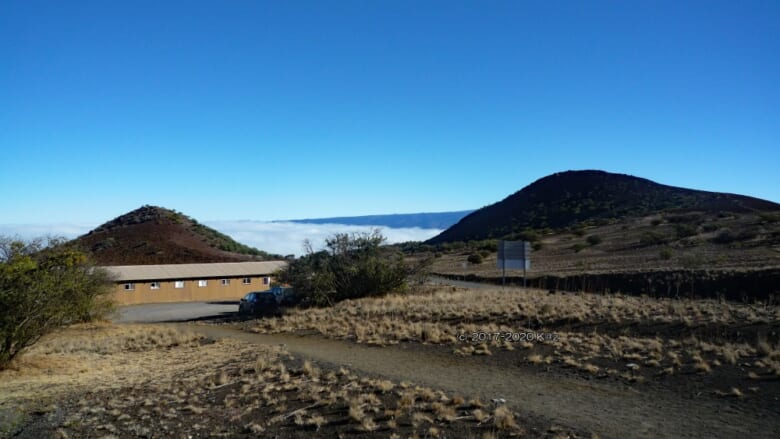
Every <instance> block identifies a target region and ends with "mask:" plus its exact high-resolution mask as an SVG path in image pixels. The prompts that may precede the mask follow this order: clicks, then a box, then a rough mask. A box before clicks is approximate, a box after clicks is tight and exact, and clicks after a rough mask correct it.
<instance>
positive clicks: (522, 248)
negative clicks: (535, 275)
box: [497, 240, 531, 288]
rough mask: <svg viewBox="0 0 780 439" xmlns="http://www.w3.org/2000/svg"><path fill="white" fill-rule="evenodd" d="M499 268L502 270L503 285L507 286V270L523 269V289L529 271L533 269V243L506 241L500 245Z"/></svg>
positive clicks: (502, 241) (500, 242)
mask: <svg viewBox="0 0 780 439" xmlns="http://www.w3.org/2000/svg"><path fill="white" fill-rule="evenodd" d="M497 262H498V268H500V269H501V285H506V269H507V268H509V269H513V268H514V269H516V270H519V269H521V268H522V269H523V287H524V288H525V286H526V275H527V270H530V269H531V243H530V242H528V241H504V240H501V241H499V243H498V261H497Z"/></svg>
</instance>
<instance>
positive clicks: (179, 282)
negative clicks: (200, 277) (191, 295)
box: [173, 280, 184, 288]
mask: <svg viewBox="0 0 780 439" xmlns="http://www.w3.org/2000/svg"><path fill="white" fill-rule="evenodd" d="M173 287H174V288H184V281H183V280H177V281H176V282H174V283H173Z"/></svg>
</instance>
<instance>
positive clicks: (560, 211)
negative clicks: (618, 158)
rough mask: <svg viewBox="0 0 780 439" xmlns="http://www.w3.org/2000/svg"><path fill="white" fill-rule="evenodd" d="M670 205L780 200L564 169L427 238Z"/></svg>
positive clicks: (714, 209) (556, 224) (507, 232)
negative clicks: (564, 170)
mask: <svg viewBox="0 0 780 439" xmlns="http://www.w3.org/2000/svg"><path fill="white" fill-rule="evenodd" d="M670 210H671V211H704V212H710V213H718V212H734V213H739V212H751V211H771V210H780V204H777V203H773V202H771V201H767V200H761V199H758V198H753V197H748V196H744V195H735V194H726V193H719V192H705V191H700V190H694V189H685V188H679V187H674V186H666V185H662V184H659V183H655V182H653V181H650V180H647V179H644V178H639V177H634V176H631V175H625V174H613V173H609V172H605V171H598V170H585V171H566V172H559V173H556V174H552V175H548V176H546V177H543V178H540V179H539V180H537V181H535V182H533V183H531V184H530V185H528V186H526V187H524V188H523V189H521V190H520V191H518V192H515V193H514V194H512V195H510V196H508V197H507V198H505V199H504V200H502V201H499V202H497V203H495V204H492V205H489V206H486V207H483V208H482V209H479V210H476V211H474V212H472V213H471V214H469V215H467V216H465V217H464V218H463V219H461V220H460V221H459V222H458V223H457V224H455V225H453V226H452V227H450V228H449V229H447V230H445V231H444V232H442V233H441V234H439V235H437V236H435V237H434V238H432V239H430V240H429V241H428V243H429V244H440V243H445V242H455V241H469V240H481V239H489V238H510V239H511V238H513V237H516V236H517V234H518V233H519V232H521V231H523V230H524V229H529V228H530V229H540V228H547V227H549V228H554V229H557V228H563V227H568V226H572V225H575V224H578V223H582V222H588V221H598V220H608V219H612V218H615V219H619V218H624V217H632V216H644V215H650V214H654V213H658V212H661V211H670Z"/></svg>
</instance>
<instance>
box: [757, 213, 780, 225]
mask: <svg viewBox="0 0 780 439" xmlns="http://www.w3.org/2000/svg"><path fill="white" fill-rule="evenodd" d="M758 217H759V218H761V221H763V222H765V223H776V222H780V214H777V213H769V212H763V213H759V214H758Z"/></svg>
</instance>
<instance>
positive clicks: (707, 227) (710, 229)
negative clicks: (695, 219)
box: [701, 223, 720, 232]
mask: <svg viewBox="0 0 780 439" xmlns="http://www.w3.org/2000/svg"><path fill="white" fill-rule="evenodd" d="M719 228H720V227H718V225H717V224H713V223H709V224H705V225H703V226H701V229H702V230H703V231H705V232H714V231H716V230H718V229H719Z"/></svg>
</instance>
